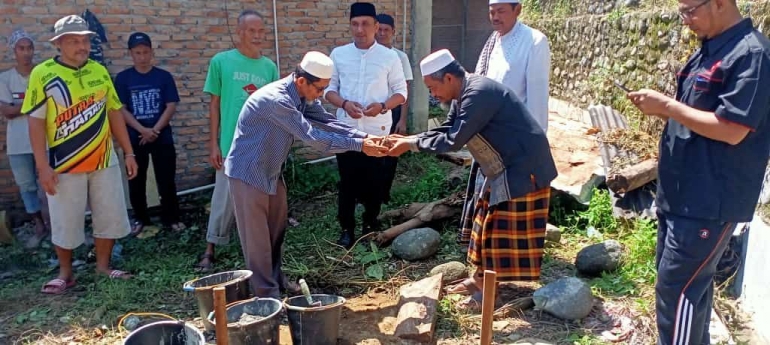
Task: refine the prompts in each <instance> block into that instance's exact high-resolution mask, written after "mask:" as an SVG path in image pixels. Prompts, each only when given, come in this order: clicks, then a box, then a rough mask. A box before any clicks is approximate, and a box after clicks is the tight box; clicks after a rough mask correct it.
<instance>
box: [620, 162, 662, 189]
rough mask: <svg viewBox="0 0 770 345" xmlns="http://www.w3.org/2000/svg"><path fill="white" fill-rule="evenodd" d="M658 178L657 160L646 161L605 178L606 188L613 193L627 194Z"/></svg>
mask: <svg viewBox="0 0 770 345" xmlns="http://www.w3.org/2000/svg"><path fill="white" fill-rule="evenodd" d="M657 177H658V160H657V159H648V160H645V161H642V162H641V163H637V164H634V165H632V166H629V167H626V168H623V169H622V170H620V171H618V172H617V173H614V174H610V176H608V177H607V188H609V189H610V190H612V191H613V192H615V193H627V192H630V191H632V190H634V189H637V188H639V187H642V186H644V185H646V184H647V183H648V182H650V181H653V180H655V179H656V178H657Z"/></svg>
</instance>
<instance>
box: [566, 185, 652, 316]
mask: <svg viewBox="0 0 770 345" xmlns="http://www.w3.org/2000/svg"><path fill="white" fill-rule="evenodd" d="M557 221H561V223H562V228H563V229H564V231H565V236H564V237H565V241H566V242H567V245H568V246H569V247H571V248H576V249H579V248H582V247H584V246H586V245H589V244H593V243H598V242H601V241H603V240H609V239H614V240H617V241H618V242H620V243H621V244H622V245H623V247H624V254H623V259H622V261H621V265H620V267H619V268H618V269H617V270H616V271H614V272H606V273H604V274H603V275H602V276H601V277H598V278H594V279H591V281H590V284H591V287H592V290H593V292H594V294H595V295H597V296H599V297H601V298H613V299H630V300H631V301H632V302H633V304H634V305H635V307H636V309H638V310H639V311H640V312H643V313H645V314H648V315H649V314H650V313H652V311H653V310H654V304H653V302H654V300H653V298H652V297H653V296H654V284H655V275H656V270H655V245H656V242H657V225H656V223H655V222H654V221H651V220H647V219H638V220H636V221H633V222H627V221H620V220H618V219H616V218H614V217H613V216H612V203H611V198H610V195H609V193H608V192H607V191H606V190H599V189H597V190H595V191H594V194H593V196H592V198H591V202H590V205H589V207H588V209H587V210H583V211H578V212H575V213H574V214H571V215H569V214H567V215H564V216H562V217H561V219H559V220H557ZM588 229H595V231H593V230H592V231H591V234H589V230H588ZM574 254H576V253H570V255H569V256H570V257H572V258H574Z"/></svg>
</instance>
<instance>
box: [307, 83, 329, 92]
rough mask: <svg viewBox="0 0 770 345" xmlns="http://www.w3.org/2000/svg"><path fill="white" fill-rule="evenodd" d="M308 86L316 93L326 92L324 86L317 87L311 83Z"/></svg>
mask: <svg viewBox="0 0 770 345" xmlns="http://www.w3.org/2000/svg"><path fill="white" fill-rule="evenodd" d="M309 85H310V86H312V87H314V88H315V89H316V90H318V92H324V91H325V90H326V86H318V85H316V84H313V83H309Z"/></svg>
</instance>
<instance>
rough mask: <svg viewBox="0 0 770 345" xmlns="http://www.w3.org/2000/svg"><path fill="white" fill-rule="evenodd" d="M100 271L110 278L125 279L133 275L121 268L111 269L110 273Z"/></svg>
mask: <svg viewBox="0 0 770 345" xmlns="http://www.w3.org/2000/svg"><path fill="white" fill-rule="evenodd" d="M99 273H101V274H103V275H105V276H107V277H109V278H110V279H124V280H125V279H129V278H131V277H132V275H131V274H130V273H128V272H124V271H121V270H110V273H108V274H105V273H102V272H99Z"/></svg>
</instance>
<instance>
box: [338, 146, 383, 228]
mask: <svg viewBox="0 0 770 345" xmlns="http://www.w3.org/2000/svg"><path fill="white" fill-rule="evenodd" d="M387 158H388V157H370V156H367V155H366V154H364V153H363V152H354V151H348V152H344V153H339V154H337V167H338V169H339V173H340V182H339V194H338V200H337V201H338V208H337V220H338V221H339V223H340V227H341V228H342V230H343V231H353V230H354V229H355V228H356V218H355V212H356V204H357V203H361V204H363V205H364V214H363V224H364V226H370V227H375V228H376V227H377V226H378V223H377V216H379V214H380V209H381V208H382V204H383V203H385V202H387V201H388V199H389V198H388V194H389V193H390V184H391V181H389V180H388V177H389V175H388V173H387V170H386V163H387ZM391 179H392V178H391Z"/></svg>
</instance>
